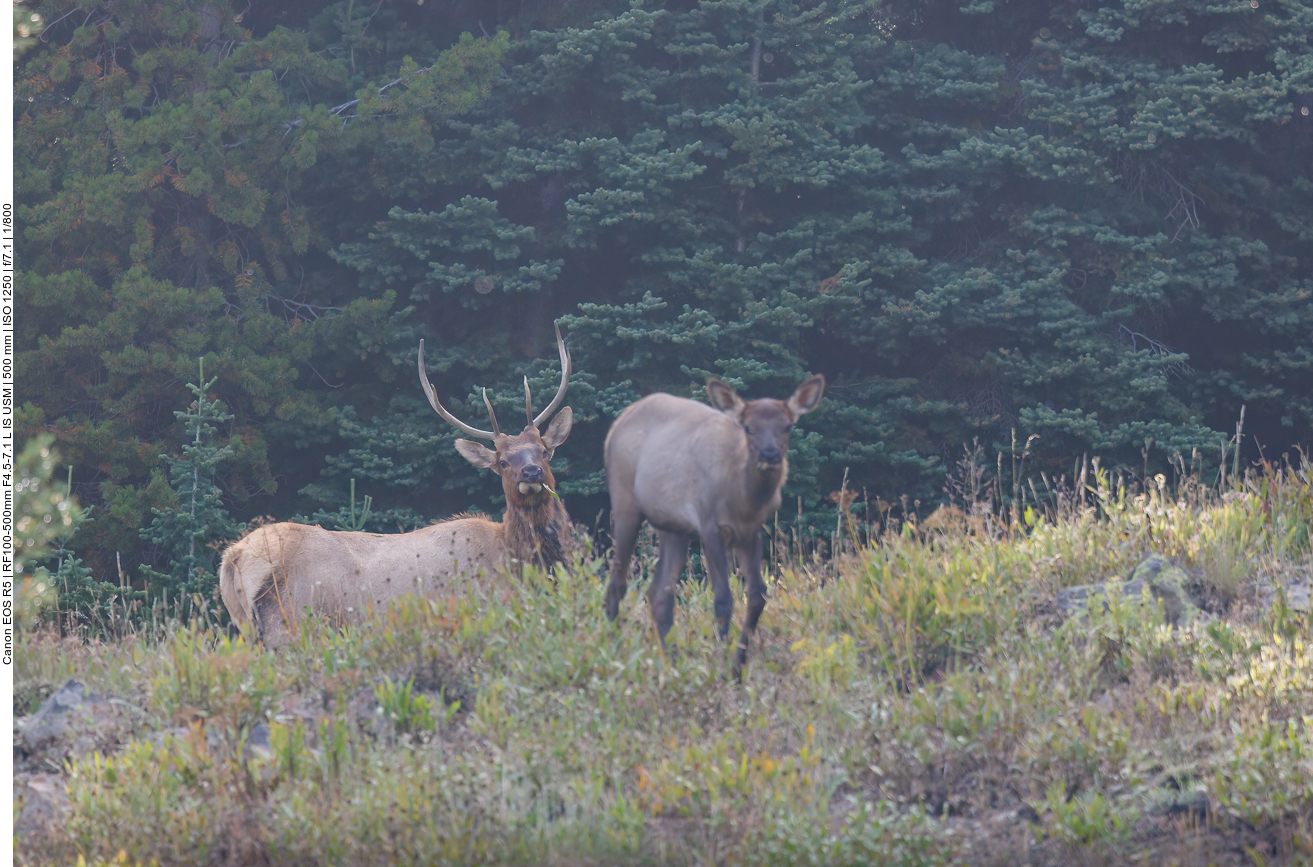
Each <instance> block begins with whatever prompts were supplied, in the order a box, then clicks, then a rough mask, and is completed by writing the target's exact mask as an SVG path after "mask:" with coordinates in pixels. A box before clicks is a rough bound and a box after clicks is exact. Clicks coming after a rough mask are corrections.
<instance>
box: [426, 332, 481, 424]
mask: <svg viewBox="0 0 1313 867" xmlns="http://www.w3.org/2000/svg"><path fill="white" fill-rule="evenodd" d="M419 384H420V386H421V387H422V388H423V389H424V394H425V395H426V396H427V397H428V399H429V405H430V406H432V407H433V409H434V411H435V412H437V414H438V415H440V416H442V417H443V419H445V420H446V421H447V423H448V424H450V425H451V426H452V427H454V428H456V430H458V431H460V432H462V433H465V434H468V435H470V436H472V437H478V438H479V439H483V440H495V439H496V438H497V430H496V428H497V418H496V416H494V417H493V419H492V427H493V430H491V431H486V430H479V429H478V428H476V427H471V426H470V425H467V424H466V423H465V422H463V421H461V420H460V419H458V418H456V416H454V415H452V414H451V413H449V412H447V410H446V409H445V408H444V407H443V406H442V402H441V401H439V400H438V391H437V389H435V388H434V387H433V384H432V383H430V382H429V375H428V372H427V371H426V370H424V339H423V338H420V341H419ZM483 399H484V401H485V402H486V401H487V399H488V396H487V390H486V389H485V391H484V397H483ZM488 412H490V413H491V412H492V407H491V405H490V406H489V407H488Z"/></svg>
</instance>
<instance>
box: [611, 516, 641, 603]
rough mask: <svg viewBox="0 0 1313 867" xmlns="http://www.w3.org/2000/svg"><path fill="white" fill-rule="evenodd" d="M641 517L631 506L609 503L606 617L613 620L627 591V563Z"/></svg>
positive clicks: (630, 556)
mask: <svg viewBox="0 0 1313 867" xmlns="http://www.w3.org/2000/svg"><path fill="white" fill-rule="evenodd" d="M641 523H642V516H641V515H640V514H639V513H638V509H637V508H636V507H634V506H633V505H632V504H631V505H629V507H628V508H625V507H623V506H621V505H619V504H617V503H615V502H614V501H613V502H612V503H611V538H612V540H613V541H614V543H615V544H614V547H613V548H612V549H611V580H610V582H609V583H608V584H607V585H606V616H607V619H609V620H615V618H616V615H617V614H619V613H620V600H621V599H624V598H625V593H626V591H628V590H629V561H630V560H631V559H633V556H634V545H636V544H638V527H639V525H640V524H641Z"/></svg>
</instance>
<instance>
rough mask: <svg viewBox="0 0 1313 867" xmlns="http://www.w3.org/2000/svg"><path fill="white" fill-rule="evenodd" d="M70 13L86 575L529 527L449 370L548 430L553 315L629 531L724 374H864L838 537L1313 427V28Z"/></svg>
mask: <svg viewBox="0 0 1313 867" xmlns="http://www.w3.org/2000/svg"><path fill="white" fill-rule="evenodd" d="M32 8H33V9H34V10H36V11H37V12H38V13H39V15H40V16H41V20H42V23H43V25H44V30H42V31H41V32H40V35H39V36H38V37H36V38H35V40H30V41H31V44H30V45H29V46H27V47H26V49H25V50H24V52H23V53H22V55H21V57H20V59H19V62H18V63H17V65H16V69H15V93H16V103H15V130H14V134H15V164H14V181H15V190H16V197H17V203H18V209H17V215H18V218H19V226H20V233H19V236H18V241H19V243H18V265H19V282H18V301H19V303H18V308H17V315H16V320H15V321H16V342H17V371H16V373H17V381H18V386H19V394H18V398H19V403H20V405H21V407H20V409H19V411H18V419H17V427H18V430H17V433H18V436H19V438H20V440H22V439H26V438H31V437H34V436H37V435H40V434H49V435H53V436H54V438H55V443H56V446H55V447H56V448H57V450H58V454H59V458H60V462H61V463H60V468H59V469H57V470H56V471H55V476H56V478H63V476H64V472H65V470H64V469H63V467H65V466H71V468H72V490H73V493H74V494H75V495H76V497H77V499H78V500H79V501H80V502H81V504H82V506H83V507H84V508H85V509H86V512H87V517H86V520H84V521H82V522H81V523H80V525H78V527H77V531H76V534H75V535H74V536H73V537H72V539H70V540H66V541H65V542H64V543H63V544H64V545H65V546H66V547H65V548H63V549H61V550H64V551H65V553H66V554H67V555H69V556H70V557H71V555H72V553H74V552H75V553H76V554H77V555H79V556H80V557H82V558H85V564H86V565H85V567H81V561H78V564H79V567H80V568H84V575H85V577H88V578H90V579H91V580H110V581H114V582H115V583H117V580H118V578H117V576H118V574H119V572H118V570H119V567H120V565H121V566H122V567H123V568H124V570H126V574H128V575H131V576H140V575H143V574H144V575H153V576H157V577H156V579H153V580H155V581H156V584H157V585H159V586H167V585H168V583H169V581H170V580H173V581H178V580H183V583H184V586H185V584H186V576H185V575H181V576H180V575H179V573H178V571H177V570H179V569H182V570H183V572H184V573H185V572H186V571H187V570H195V569H197V568H201V569H206V568H209V566H212V562H213V556H214V555H213V551H210V550H209V549H205V548H204V547H203V546H202V551H201V554H200V561H197V560H196V559H195V558H196V551H195V547H194V545H193V547H192V553H191V555H186V554H184V553H181V552H182V546H181V543H180V539H181V538H182V537H183V536H185V535H186V534H188V533H191V534H193V536H192V539H193V541H194V540H195V538H200V537H201V536H197V535H196V534H202V535H203V541H213V540H215V539H216V538H218V537H221V536H223V535H225V534H229V533H235V532H237V531H238V524H237V523H236V522H237V521H239V520H245V519H250V518H253V517H256V516H261V515H273V516H276V517H278V518H288V517H292V516H300V517H303V518H307V519H314V520H321V521H326V522H330V523H331V519H332V518H333V517H334V516H341V515H342V512H343V509H344V504H346V503H347V502H348V499H349V497H350V493H349V492H350V490H351V487H350V486H351V481H352V480H353V479H354V484H355V490H356V492H357V496H360V497H363V495H365V494H368V495H370V496H371V497H372V502H373V507H374V508H373V510H372V511H371V513H370V515H369V518H368V519H367V521H366V522H365V526H366V528H367V529H371V530H378V531H395V530H396V529H398V528H411V527H414V526H418V525H420V524H423V523H425V522H427V521H428V520H431V519H433V518H437V517H442V516H446V515H450V514H452V513H454V512H457V511H460V510H463V509H473V508H477V509H482V510H485V511H489V512H492V513H494V514H499V513H500V510H501V506H500V504H499V502H498V499H497V497H496V495H495V492H496V490H497V486H496V485H495V484H494V483H493V482H492V480H491V479H490V478H484V477H481V476H480V475H479V474H478V473H477V471H475V470H474V469H473V468H472V467H470V466H469V465H468V464H466V463H465V462H464V460H463V459H461V458H460V457H459V455H457V453H456V452H455V449H454V448H453V445H452V443H453V440H454V439H455V438H456V436H457V432H456V431H454V430H452V429H451V428H449V427H448V426H447V425H445V424H444V423H443V422H441V420H440V419H438V418H437V416H436V415H434V414H433V412H432V410H431V409H430V408H429V407H428V406H427V404H426V402H425V400H424V398H423V395H422V392H421V391H420V389H419V387H418V383H417V377H416V373H415V352H416V348H417V346H418V343H419V340H420V339H424V340H425V341H426V355H427V359H428V364H429V375H430V377H431V379H432V380H433V382H434V384H435V385H436V386H437V388H438V391H439V394H440V396H442V398H443V399H444V401H446V402H448V405H449V406H450V407H452V408H453V410H454V411H455V413H456V414H457V415H459V416H461V417H463V418H465V419H466V420H469V421H472V422H473V423H475V424H480V423H481V422H480V419H481V417H482V415H483V413H482V410H481V401H480V399H479V397H478V394H479V391H478V390H479V388H480V387H485V386H486V387H487V388H488V390H489V394H490V395H493V396H494V402H495V405H496V406H497V408H498V411H499V413H501V416H502V418H504V419H506V418H516V417H517V416H518V412H519V411H520V408H521V406H522V403H521V401H522V394H521V391H520V388H521V386H520V381H521V378H522V377H523V376H526V375H527V376H528V377H529V381H530V383H531V384H532V386H533V388H534V391H535V393H536V394H540V395H550V394H551V393H552V391H553V390H554V388H555V381H556V377H557V376H558V375H559V374H558V372H557V368H556V358H555V352H554V350H553V332H552V323H553V321H555V320H559V321H560V322H561V324H562V326H563V330H564V332H565V334H566V340H567V342H568V344H569V346H570V348H571V351H572V352H573V355H574V365H575V374H574V376H573V378H572V380H571V385H570V392H569V397H568V403H569V404H570V405H571V406H572V407H573V409H574V412H575V427H574V433H573V435H572V436H571V438H570V439H569V441H568V442H566V443H565V445H564V446H562V448H561V449H560V450H559V451H558V453H557V458H556V461H555V469H556V473H557V476H558V479H559V480H560V492H561V494H562V496H563V497H564V499H565V501H566V504H567V506H568V507H569V508H570V510H571V513H572V516H573V517H574V518H575V520H577V521H580V522H582V523H584V524H587V525H590V526H598V527H601V528H604V527H605V516H604V513H603V510H604V507H605V502H606V500H605V492H604V484H603V481H602V477H601V454H602V448H601V446H602V440H603V438H604V436H605V434H606V430H607V428H608V426H609V423H610V420H611V419H612V418H614V416H615V415H616V414H617V413H619V411H620V410H621V409H623V408H624V407H625V406H626V405H627V404H628V403H629V402H631V401H632V400H634V399H636V398H637V397H639V396H641V395H643V394H646V393H649V392H652V391H658V390H665V391H670V392H673V393H676V394H684V395H697V394H698V393H699V392H700V390H701V388H702V386H703V383H704V380H705V378H706V377H707V376H708V375H716V376H720V377H722V378H725V379H726V380H727V381H729V382H731V383H732V384H733V385H735V386H736V387H738V388H739V389H740V390H741V391H742V392H743V393H745V394H746V395H748V396H761V395H773V396H784V395H785V394H787V393H788V392H789V391H790V390H791V389H792V388H793V387H794V385H795V384H796V383H797V382H798V381H800V380H801V379H802V378H803V377H804V376H805V375H807V374H809V373H812V372H821V373H824V374H825V375H826V377H827V380H828V382H829V385H828V388H827V391H826V395H825V400H824V402H823V403H822V406H821V409H820V410H818V411H817V412H816V413H813V414H812V415H809V416H808V417H807V418H806V420H805V422H804V423H803V424H802V425H801V429H800V430H799V431H797V432H796V433H795V435H794V438H793V444H792V454H791V478H790V482H789V487H788V489H787V491H786V502H787V503H788V504H789V505H788V506H786V508H785V509H784V510H783V513H782V515H781V519H782V520H785V521H788V522H790V523H791V522H795V521H796V522H799V523H802V524H803V525H807V524H809V523H812V522H817V523H819V521H820V518H821V513H822V512H824V513H825V514H826V515H828V516H829V517H828V518H826V519H825V520H827V521H828V522H831V523H832V521H833V514H834V512H833V510H834V508H835V505H834V503H833V502H831V501H830V500H829V495H830V494H831V492H834V491H836V489H839V488H840V487H841V486H842V485H845V484H846V487H847V489H848V490H851V491H856V492H859V494H860V496H861V499H860V503H861V506H859V508H860V507H868V508H869V509H871V510H872V512H873V511H874V510H875V509H876V508H877V504H879V503H881V498H883V502H885V503H893V504H894V506H893V507H894V508H895V509H901V508H904V507H906V508H907V509H909V510H911V509H913V508H916V506H915V505H914V504H915V503H916V502H917V501H921V502H922V503H923V504H927V503H930V502H932V501H935V500H938V499H942V498H943V497H944V496H945V495H946V492H947V493H952V492H953V484H952V482H953V468H954V466H955V465H956V464H957V463H958V462H959V461H960V460H961V459H962V458H963V456H964V454H967V455H972V454H974V455H976V458H975V460H976V461H977V462H978V463H982V464H983V465H986V466H987V469H988V470H989V471H990V472H996V473H997V474H998V475H999V477H1000V478H999V479H996V480H995V481H996V482H1001V481H1002V477H1004V476H1007V475H1008V474H1010V473H1012V472H1013V470H1014V463H1015V462H1014V461H1013V460H1012V456H1013V455H1014V454H1017V453H1020V451H1022V450H1023V449H1024V450H1026V451H1027V458H1026V461H1027V463H1026V465H1025V471H1026V472H1029V473H1033V474H1035V475H1036V476H1038V475H1039V474H1040V473H1043V474H1044V475H1045V476H1046V477H1047V478H1049V479H1050V480H1053V479H1057V478H1058V477H1059V476H1061V475H1062V474H1064V473H1065V474H1068V476H1070V472H1071V468H1072V466H1073V462H1074V461H1078V460H1080V459H1081V458H1082V456H1089V457H1096V456H1097V457H1100V458H1101V459H1102V460H1103V461H1104V465H1105V466H1115V467H1122V468H1126V469H1127V470H1128V471H1129V472H1131V473H1132V474H1134V475H1137V476H1145V475H1150V474H1153V473H1157V472H1167V471H1170V466H1171V464H1172V462H1173V461H1178V460H1179V461H1180V462H1182V463H1185V464H1191V465H1195V466H1197V465H1200V464H1205V465H1207V464H1217V463H1218V462H1219V461H1220V460H1221V458H1222V456H1223V455H1224V454H1225V448H1226V446H1225V443H1226V442H1227V440H1228V439H1230V438H1232V437H1233V435H1234V426H1235V423H1236V420H1237V418H1238V416H1239V414H1240V409H1241V406H1244V407H1245V408H1246V409H1245V413H1246V415H1245V433H1246V438H1245V440H1244V442H1245V443H1246V448H1247V449H1248V451H1247V452H1246V454H1245V457H1246V460H1249V459H1256V458H1259V457H1260V453H1259V451H1258V449H1259V447H1261V448H1262V449H1263V452H1262V456H1265V457H1267V458H1269V459H1279V457H1280V454H1281V453H1282V452H1287V451H1292V450H1293V449H1294V448H1296V447H1297V446H1300V445H1301V444H1302V445H1305V446H1307V445H1308V444H1309V443H1313V269H1311V268H1310V260H1311V259H1313V146H1311V145H1313V117H1310V111H1311V109H1313V51H1311V49H1310V34H1311V33H1313V4H1309V3H1306V2H1302V0H1291V2H1279V0H1240V2H1215V0H1206V2H1204V0H1166V2H1144V0H1125V2H1124V3H1120V4H1108V5H1101V4H1100V3H1098V2H1094V0H1088V2H1056V3H1049V2H1044V3H1041V2H1035V0H1013V2H994V0H974V2H970V3H968V4H966V5H962V4H961V0H951V2H943V0H919V2H909V0H891V2H845V0H839V2H830V3H809V2H803V3H794V2H783V0H765V2H755V0H720V2H702V3H693V2H666V3H659V2H651V0H649V2H643V0H636V2H614V0H573V2H567V0H523V2H517V0H484V2H480V0H452V2H435V0H428V2H423V0H395V2H393V0H381V2H377V3H369V2H358V0H344V2H336V3H327V2H323V0H288V2H279V3H260V2H252V3H249V4H248V3H245V2H237V3H235V4H231V3H226V2H221V0H115V2H112V3H111V2H101V0H77V2H69V0H53V2H46V3H42V4H36V5H34V6H33V7H32ZM202 360H203V363H204V372H203V373H201V371H200V369H199V365H200V363H201V361H202ZM216 401H217V402H216ZM184 444H186V446H187V447H188V448H187V450H186V451H184V448H183V447H184ZM973 444H975V445H974V446H973ZM1018 444H1020V445H1018ZM964 449H965V452H964ZM1004 453H1006V454H1007V455H1009V458H1008V460H1006V461H1002V460H1000V461H999V463H998V464H997V465H996V464H995V463H994V457H995V456H996V455H1001V454H1004ZM1179 465H1180V464H1178V466H1179ZM211 477H212V479H213V484H211V483H210V482H209V479H210V478H211ZM187 478H192V479H193V480H194V481H201V482H205V484H204V485H201V486H200V487H203V488H205V490H204V491H201V493H202V494H204V495H205V496H209V495H210V494H213V497H212V498H211V499H210V500H207V501H206V502H207V503H208V505H207V508H208V509H209V510H210V511H209V512H208V513H207V514H206V515H203V516H201V517H202V518H203V520H200V523H199V524H198V523H197V520H193V521H192V524H191V525H190V529H188V528H186V527H183V528H179V527H178V526H173V525H169V524H168V520H169V515H171V514H176V513H177V512H178V508H179V506H180V497H182V496H183V495H184V494H185V493H186V487H187V481H186V480H187ZM845 478H846V482H845ZM1013 481H1019V480H1013V479H1008V481H1007V483H1006V484H1003V485H1002V486H1001V487H1002V490H1004V491H1011V490H1014V488H1013V486H1012V483H1013ZM946 482H947V484H946ZM193 488H194V489H197V490H198V488H197V487H196V486H195V485H194V486H193ZM900 497H906V498H907V500H906V501H900V499H899V498H900ZM192 517H193V518H195V517H196V515H195V510H194V509H193V513H192ZM868 517H874V514H871V515H868ZM198 520H199V519H198ZM343 520H349V518H343ZM207 522H208V523H207ZM202 525H203V526H202ZM198 526H202V529H200V530H198V529H197V527H198ZM188 556H191V557H192V559H190V560H189V559H187V558H188ZM207 558H208V560H207ZM198 562H199V566H198ZM207 564H208V565H207ZM62 565H63V561H61V567H62ZM169 576H173V577H172V578H170V577H169ZM153 586H155V585H153ZM155 589H158V586H155Z"/></svg>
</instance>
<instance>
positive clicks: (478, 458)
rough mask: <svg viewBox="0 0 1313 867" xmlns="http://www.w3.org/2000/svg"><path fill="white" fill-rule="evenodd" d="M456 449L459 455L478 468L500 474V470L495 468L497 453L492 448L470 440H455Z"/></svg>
mask: <svg viewBox="0 0 1313 867" xmlns="http://www.w3.org/2000/svg"><path fill="white" fill-rule="evenodd" d="M456 451H458V452H460V456H461V457H463V458H464V459H465V460H467V461H469V462H470V463H472V464H474V466H476V467H478V468H479V469H483V470H492V471H493V472H495V473H498V474H500V470H499V469H498V468H497V453H496V452H494V451H493V450H492V449H485V448H484V447H483V446H481V445H479V444H478V443H476V442H472V441H471V440H456Z"/></svg>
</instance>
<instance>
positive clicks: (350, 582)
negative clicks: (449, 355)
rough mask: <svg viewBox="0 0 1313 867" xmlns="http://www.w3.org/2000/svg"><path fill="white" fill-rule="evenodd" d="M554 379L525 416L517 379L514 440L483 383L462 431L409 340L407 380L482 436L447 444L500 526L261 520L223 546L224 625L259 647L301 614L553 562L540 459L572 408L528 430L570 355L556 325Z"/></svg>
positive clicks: (545, 475) (560, 516) (358, 613)
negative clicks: (472, 471)
mask: <svg viewBox="0 0 1313 867" xmlns="http://www.w3.org/2000/svg"><path fill="white" fill-rule="evenodd" d="M556 345H557V348H558V350H559V352H560V356H561V385H560V387H559V388H558V389H557V391H556V396H555V397H554V398H552V402H551V403H550V404H549V405H548V407H547V408H546V409H544V410H543V411H542V412H541V413H539V414H538V415H537V416H536V417H535V416H534V414H533V404H532V398H531V396H530V393H529V380H528V377H525V381H524V405H525V416H526V418H527V420H528V424H527V425H526V426H525V428H524V430H523V431H522V432H520V433H519V434H517V435H514V436H512V435H510V434H505V433H502V432H501V430H500V429H499V428H498V426H497V416H496V414H495V413H494V412H493V410H492V404H491V403H490V402H489V401H488V394H487V390H486V389H485V390H484V394H483V402H484V405H485V406H487V408H488V417H489V418H490V419H491V421H492V430H490V431H487V430H480V429H479V428H475V427H471V426H470V425H468V424H466V423H465V422H463V421H461V420H460V419H458V418H456V417H455V416H454V415H452V414H451V413H450V412H448V411H447V410H446V408H444V407H443V406H442V403H441V401H439V400H438V395H437V391H436V390H435V389H434V388H433V386H432V385H431V384H430V383H429V379H428V374H427V373H426V372H425V370H424V341H422V340H421V341H420V343H419V380H420V385H421V386H422V387H423V389H424V393H425V395H427V396H428V399H429V403H430V404H431V405H432V406H433V409H434V410H436V411H437V413H438V415H440V416H441V417H442V418H443V419H445V420H446V421H447V422H449V423H450V424H451V425H453V426H454V427H456V428H457V429H458V430H460V431H461V432H463V433H465V434H468V435H469V436H471V437H476V438H478V439H485V440H491V441H492V444H493V448H492V449H488V448H484V447H483V446H481V445H479V444H478V443H475V442H471V441H470V440H465V439H458V440H456V450H457V451H458V452H460V454H461V456H462V457H464V458H465V460H467V461H469V462H470V463H471V464H473V465H474V466H476V467H480V468H486V469H490V470H492V471H493V472H495V473H497V474H498V475H500V476H501V481H502V491H503V493H505V495H506V513H505V515H504V516H503V518H502V521H501V523H498V522H496V521H492V520H490V519H488V518H483V517H473V516H458V517H455V518H450V519H448V520H445V521H439V522H438V523H435V524H432V525H430V526H428V527H424V528H423V529H420V530H415V531H413V532H410V533H400V534H387V535H385V534H380V533H355V532H339V531H335V530H325V529H323V528H322V527H319V526H308V525H305V524H293V523H279V524H267V525H265V526H263V527H260V528H258V529H256V530H255V531H253V532H251V533H250V534H248V535H247V536H245V537H244V538H242V539H241V540H240V541H238V542H236V543H234V544H233V545H232V546H230V547H229V548H228V549H227V551H225V552H224V555H223V561H222V563H221V565H220V568H219V589H220V593H221V594H222V596H223V601H224V604H225V605H226V606H227V607H228V613H229V615H230V616H231V617H232V619H233V622H235V623H237V624H238V625H239V626H247V625H252V626H254V628H255V630H256V633H257V634H258V635H259V637H260V638H261V639H262V640H263V641H264V644H265V646H267V647H278V646H281V645H283V644H286V643H287V642H289V641H290V640H291V639H292V636H293V634H294V630H295V628H296V617H297V615H298V614H299V613H300V612H302V611H305V610H309V611H310V612H312V613H314V614H318V615H321V616H325V617H328V618H329V619H330V620H332V621H334V622H336V623H350V622H356V621H358V620H359V619H360V618H361V617H362V616H363V615H364V614H365V612H367V611H368V610H369V609H371V608H382V607H384V606H385V605H386V604H387V602H388V601H389V600H391V599H394V598H396V597H398V596H402V595H405V594H408V593H417V594H437V593H453V592H458V591H459V590H460V589H461V588H462V587H464V586H467V582H469V581H470V580H472V579H473V578H475V576H477V575H478V573H479V572H484V573H487V574H493V573H494V572H497V571H498V570H500V569H502V568H503V567H504V566H506V565H508V563H514V562H515V561H519V562H521V563H533V564H536V565H539V566H543V567H547V566H550V565H552V564H554V563H557V562H560V561H561V560H562V559H564V557H565V556H566V553H567V548H568V545H569V539H570V536H569V532H570V519H569V515H567V514H566V511H565V507H564V506H563V505H562V504H561V501H560V499H559V498H558V497H557V496H556V491H555V488H556V480H555V478H554V477H553V476H552V470H551V467H550V466H549V462H550V461H551V459H552V454H553V453H554V452H555V450H556V448H557V447H558V446H559V445H560V444H561V443H563V442H565V438H566V437H568V436H569V435H570V427H571V425H572V423H573V413H572V412H571V410H570V407H568V406H567V407H565V408H563V409H561V411H560V412H559V413H557V414H556V417H555V418H553V419H552V422H551V424H550V425H549V426H548V427H547V432H546V433H543V434H540V433H539V427H540V426H541V425H542V423H543V422H544V421H546V420H547V419H548V418H549V417H551V416H552V414H553V413H555V412H556V410H557V408H558V407H560V406H561V402H562V401H563V400H564V399H565V390H566V385H567V383H568V382H569V379H570V354H569V352H568V351H567V350H566V348H565V341H564V340H562V338H561V330H560V328H559V327H558V328H557V329H556Z"/></svg>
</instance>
